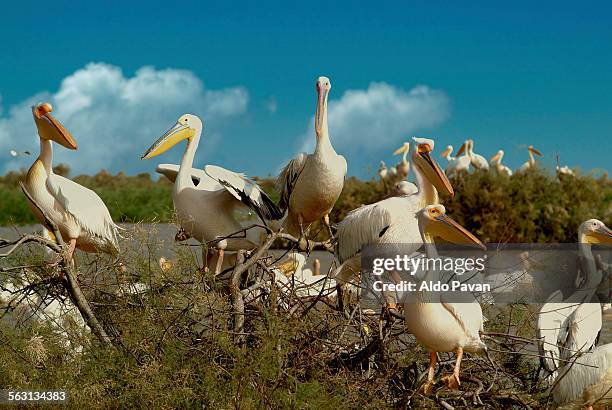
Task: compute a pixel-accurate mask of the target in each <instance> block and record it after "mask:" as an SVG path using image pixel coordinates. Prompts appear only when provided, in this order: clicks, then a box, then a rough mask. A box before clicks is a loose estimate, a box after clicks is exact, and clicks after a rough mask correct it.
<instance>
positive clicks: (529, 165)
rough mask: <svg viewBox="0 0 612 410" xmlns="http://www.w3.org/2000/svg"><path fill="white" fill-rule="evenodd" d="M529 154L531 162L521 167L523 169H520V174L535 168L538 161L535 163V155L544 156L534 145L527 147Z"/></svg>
mask: <svg viewBox="0 0 612 410" xmlns="http://www.w3.org/2000/svg"><path fill="white" fill-rule="evenodd" d="M527 152H528V153H529V161H527V162H525V163H524V164H523V165H521V167H520V168H519V169H518V172H524V171H527V170H528V169H532V168H535V166H536V161H535V158H534V157H533V154H536V155H537V156H539V157H541V156H542V153H541V152H540V151H538V150H537V149H535V148H534V147H533V145H530V146H528V147H527Z"/></svg>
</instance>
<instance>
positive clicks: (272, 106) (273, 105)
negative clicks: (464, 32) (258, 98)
mask: <svg viewBox="0 0 612 410" xmlns="http://www.w3.org/2000/svg"><path fill="white" fill-rule="evenodd" d="M266 109H267V110H268V111H269V112H270V113H271V114H276V111H277V110H278V102H277V101H276V98H275V97H274V96H272V97H270V98H268V101H266Z"/></svg>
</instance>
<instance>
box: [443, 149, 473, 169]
mask: <svg viewBox="0 0 612 410" xmlns="http://www.w3.org/2000/svg"><path fill="white" fill-rule="evenodd" d="M467 145H468V142H467V141H465V142H464V143H463V144H462V145H461V146H460V147H459V150H458V151H457V156H456V157H452V156H451V153H452V152H453V146H452V145H449V146H447V147H446V150H444V152H442V155H441V156H442V157H443V158H446V159H447V160H448V165H447V166H446V170H445V171H446V174H447V175H449V176H451V175H458V174H461V173H463V172H467V171H468V170H469V169H470V162H471V159H470V155H469V152H468V151H467V149H466V147H467ZM462 154H463V155H462Z"/></svg>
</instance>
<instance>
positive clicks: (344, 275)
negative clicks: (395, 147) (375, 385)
mask: <svg viewBox="0 0 612 410" xmlns="http://www.w3.org/2000/svg"><path fill="white" fill-rule="evenodd" d="M413 141H414V143H413V144H412V145H411V146H410V160H411V161H412V169H413V171H414V174H415V176H416V179H417V185H418V193H417V194H414V195H409V196H394V197H390V198H387V199H383V200H382V201H378V202H375V203H373V204H370V205H365V206H362V207H360V208H357V209H355V210H353V211H351V212H350V213H349V214H348V215H347V216H346V217H345V218H344V219H343V220H342V221H341V222H340V223H339V224H338V230H337V236H338V246H337V256H338V260H339V261H340V263H341V264H342V265H341V266H340V268H338V269H337V270H336V277H337V278H338V280H340V281H342V282H348V281H349V280H350V279H351V278H352V277H353V275H354V273H356V272H355V269H356V268H357V269H358V266H359V263H358V261H359V259H360V257H359V255H358V254H359V252H360V251H361V249H362V248H363V247H364V246H366V245H372V244H379V243H394V244H397V243H402V244H411V245H412V246H413V247H414V249H413V251H414V250H416V249H418V248H419V247H420V246H421V244H422V243H423V241H422V239H421V235H420V234H419V230H418V224H417V219H416V212H417V211H418V210H419V209H422V208H423V207H424V206H426V205H430V204H437V203H438V191H437V190H441V191H443V192H446V193H447V194H449V195H451V196H452V195H454V191H453V187H452V186H451V184H450V182H449V180H448V178H447V176H446V175H445V174H444V172H442V171H441V170H440V167H439V166H438V164H437V163H436V162H435V161H434V159H433V158H431V155H430V153H431V152H432V151H433V149H434V141H433V140H430V139H426V138H413ZM405 251H406V252H408V251H407V250H405Z"/></svg>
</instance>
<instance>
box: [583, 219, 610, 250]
mask: <svg viewBox="0 0 612 410" xmlns="http://www.w3.org/2000/svg"><path fill="white" fill-rule="evenodd" d="M578 236H579V237H580V238H581V239H580V242H583V243H589V244H597V243H605V244H612V230H611V229H610V228H608V227H607V226H606V225H605V224H604V223H603V222H601V221H600V220H598V219H589V220H588V221H585V222H583V223H582V224H581V225H580V228H578Z"/></svg>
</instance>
